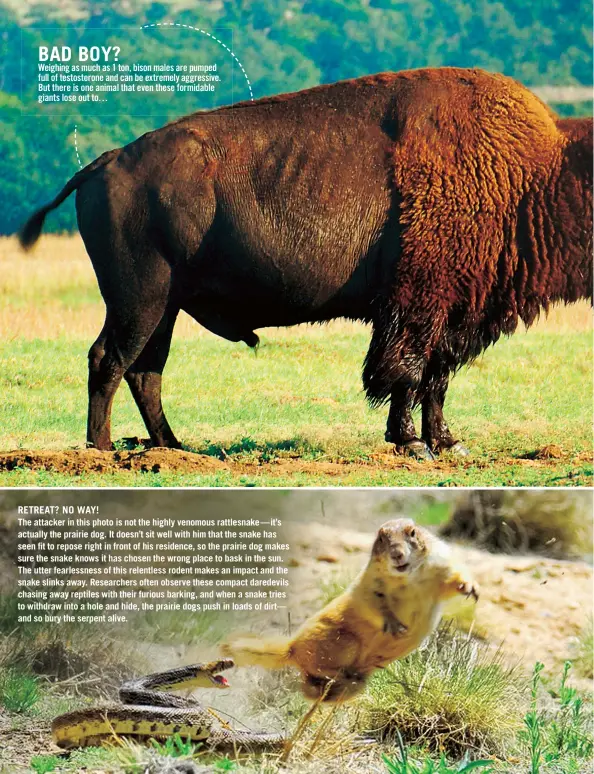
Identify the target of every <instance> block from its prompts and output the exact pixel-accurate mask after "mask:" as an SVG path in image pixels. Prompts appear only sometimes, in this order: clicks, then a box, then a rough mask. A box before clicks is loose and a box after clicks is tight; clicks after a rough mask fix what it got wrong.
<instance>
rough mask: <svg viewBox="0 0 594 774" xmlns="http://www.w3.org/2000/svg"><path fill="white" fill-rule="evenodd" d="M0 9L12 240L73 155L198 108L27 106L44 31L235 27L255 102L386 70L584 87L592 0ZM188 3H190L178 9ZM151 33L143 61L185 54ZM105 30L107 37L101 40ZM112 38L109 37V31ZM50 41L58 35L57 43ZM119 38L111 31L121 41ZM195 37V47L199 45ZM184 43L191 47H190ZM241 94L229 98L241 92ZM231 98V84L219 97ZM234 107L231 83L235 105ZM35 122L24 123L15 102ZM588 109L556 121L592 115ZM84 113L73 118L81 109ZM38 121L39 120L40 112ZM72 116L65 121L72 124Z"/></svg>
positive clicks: (186, 102)
mask: <svg viewBox="0 0 594 774" xmlns="http://www.w3.org/2000/svg"><path fill="white" fill-rule="evenodd" d="M3 2H4V3H5V4H4V5H2V4H0V28H2V32H0V63H1V69H0V179H1V180H2V185H3V193H4V196H3V206H2V208H0V234H10V233H13V232H14V231H15V230H16V229H18V228H19V226H20V225H21V224H22V222H23V220H24V219H25V218H26V217H27V215H28V214H29V213H30V212H31V211H32V209H33V208H34V207H36V206H37V205H39V204H41V203H43V202H45V201H47V200H48V199H49V198H50V197H51V196H53V195H54V194H55V193H56V192H57V190H59V189H60V187H61V186H62V185H63V184H64V182H65V181H66V180H67V179H68V178H69V177H70V176H71V175H72V174H73V173H74V172H75V171H76V170H77V169H78V164H77V159H76V153H75V149H74V142H73V133H74V125H75V124H79V130H78V131H79V150H80V156H81V158H82V160H83V162H85V163H86V162H88V161H90V160H91V159H92V158H94V157H95V156H97V155H99V153H101V152H103V151H104V150H107V149H108V148H111V147H114V146H117V145H121V144H124V143H126V142H129V141H130V140H132V139H134V137H136V136H138V135H139V134H141V133H142V132H145V131H147V130H149V129H151V128H156V127H157V126H160V125H161V124H163V123H164V122H165V121H166V120H169V119H171V118H174V117H176V116H177V115H179V114H180V108H181V112H182V113H187V112H192V111H193V110H195V109H196V107H197V97H196V95H194V94H189V95H188V96H187V97H185V96H184V97H183V98H180V97H179V96H177V97H176V98H175V101H174V102H172V103H171V104H170V105H167V104H164V105H163V114H162V115H159V116H153V117H151V118H144V119H143V118H134V117H131V116H126V115H125V113H126V108H125V95H118V96H116V97H114V99H115V100H116V104H117V102H118V99H119V110H118V112H120V113H121V114H122V117H121V118H118V120H117V121H114V120H113V119H105V118H104V119H101V118H90V117H88V115H85V116H84V117H83V116H82V115H80V116H78V117H77V115H76V112H77V111H76V109H75V110H73V111H71V117H69V118H58V117H52V118H50V117H48V116H47V115H44V110H43V106H39V107H37V108H34V109H33V111H31V109H30V106H31V105H35V102H34V101H33V98H34V94H35V85H34V83H33V81H32V80H31V79H28V80H27V81H24V80H23V81H22V80H21V79H22V76H21V61H20V50H21V49H20V47H21V35H22V45H23V50H26V49H27V47H29V46H35V45H37V44H38V43H39V42H42V41H43V40H44V38H43V32H42V28H44V27H69V28H72V27H73V26H76V27H79V28H83V27H87V28H103V29H107V28H121V27H132V28H134V29H135V30H138V28H139V27H140V26H141V25H143V24H147V23H155V22H160V21H176V22H179V23H181V24H189V25H192V26H196V27H203V28H205V29H206V30H212V29H213V28H217V27H218V28H221V27H226V28H231V29H232V30H233V39H234V50H235V53H236V54H237V56H238V58H239V59H240V60H241V62H242V63H243V64H244V66H245V68H246V70H247V72H248V74H249V77H250V80H251V82H252V84H253V89H254V95H255V97H261V96H264V95H266V94H274V93H278V92H282V91H292V90H297V89H302V88H306V87H309V86H313V85H315V84H318V83H327V82H332V81H335V80H338V79H343V78H350V77H356V76H360V75H363V74H368V73H374V72H379V71H382V70H401V69H404V68H414V67H423V66H439V65H452V66H472V67H482V68H485V69H487V70H491V71H498V72H503V73H505V74H507V75H510V76H513V77H515V78H517V79H519V80H520V81H522V82H523V83H525V84H526V85H528V86H538V85H545V84H546V85H563V86H566V85H570V84H584V85H589V84H590V83H591V81H592V4H591V2H589V1H588V0H533V2H530V3H526V2H525V0H478V1H476V0H210V1H209V2H200V3H198V2H192V3H191V5H190V4H189V3H188V2H184V0H181V1H180V0H177V1H175V0H174V2H147V0H115V2H111V0H62V1H61V2H56V1H55V0H46V1H45V2H37V3H27V2H24V1H23V0H3ZM188 5H190V7H187V6H188ZM171 32H172V30H159V29H156V30H151V31H150V32H147V33H146V35H145V36H144V37H140V36H139V35H138V34H135V36H133V37H134V40H133V41H132V45H138V46H142V49H139V52H138V53H139V58H142V57H141V52H146V51H150V50H152V51H157V50H158V51H159V53H160V55H161V56H162V58H163V60H164V61H165V60H167V59H172V58H174V56H175V53H176V47H178V46H182V45H185V46H187V45H188V39H187V37H186V36H187V33H186V36H184V31H181V30H175V33H176V34H171ZM107 34H108V35H109V34H110V33H107ZM114 34H115V33H114ZM58 37H59V34H56V38H58ZM120 39H121V33H120ZM200 42H202V41H200ZM193 45H196V42H195V41H194V43H193ZM247 96H248V94H247V92H246V94H245V95H239V98H242V97H247ZM217 98H218V102H219V104H225V103H228V102H230V101H232V100H231V93H230V86H229V84H228V83H227V84H223V87H222V88H221V89H220V90H219V92H218V94H217ZM237 98H238V94H237V88H236V90H235V99H237ZM25 105H26V106H27V112H28V113H31V112H33V115H23V107H24V106H25ZM589 110H590V105H589V104H588V103H578V104H575V105H564V106H561V108H560V112H563V113H564V114H576V113H583V112H584V111H586V112H589ZM79 112H80V111H79ZM45 113H47V111H45ZM72 113H74V114H75V115H72ZM74 227H75V223H74V208H73V202H72V200H71V201H69V202H68V204H67V206H64V207H62V208H61V209H60V210H59V211H58V212H56V213H55V214H53V215H52V216H51V218H50V219H49V221H48V224H47V228H48V230H50V231H52V230H53V231H62V230H64V229H73V228H74Z"/></svg>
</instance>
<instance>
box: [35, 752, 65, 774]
mask: <svg viewBox="0 0 594 774" xmlns="http://www.w3.org/2000/svg"><path fill="white" fill-rule="evenodd" d="M59 764H60V759H59V758H58V757H57V755H36V756H35V757H34V758H31V763H30V764H29V765H30V767H31V768H32V769H33V771H34V772H35V774H49V772H50V771H55V770H56V769H57V767H58V765H59Z"/></svg>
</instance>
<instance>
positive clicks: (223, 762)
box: [214, 757, 238, 771]
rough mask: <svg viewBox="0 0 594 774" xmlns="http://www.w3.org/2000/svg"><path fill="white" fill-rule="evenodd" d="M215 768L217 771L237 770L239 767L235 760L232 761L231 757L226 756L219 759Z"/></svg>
mask: <svg viewBox="0 0 594 774" xmlns="http://www.w3.org/2000/svg"><path fill="white" fill-rule="evenodd" d="M214 768H215V770H216V771H236V770H237V768H238V767H237V764H236V763H235V761H232V760H231V758H227V757H225V758H221V759H220V760H219V761H217V762H216V763H215V765H214Z"/></svg>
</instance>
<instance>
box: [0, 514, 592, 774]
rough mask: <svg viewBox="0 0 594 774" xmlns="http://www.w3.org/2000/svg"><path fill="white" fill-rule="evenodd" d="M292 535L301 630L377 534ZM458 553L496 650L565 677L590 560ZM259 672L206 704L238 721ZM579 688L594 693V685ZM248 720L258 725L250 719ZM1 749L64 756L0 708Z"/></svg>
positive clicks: (210, 651) (259, 625)
mask: <svg viewBox="0 0 594 774" xmlns="http://www.w3.org/2000/svg"><path fill="white" fill-rule="evenodd" d="M287 536H288V538H289V540H290V541H291V545H292V554H291V559H290V565H291V566H292V570H291V589H292V591H291V598H290V605H289V609H290V612H291V614H292V616H291V621H290V624H291V626H292V627H295V626H298V625H299V624H300V622H301V621H302V620H303V619H304V618H305V617H306V616H307V615H309V614H310V613H311V612H313V611H314V610H316V609H318V608H319V606H320V597H321V593H322V591H321V587H322V586H323V584H325V583H327V582H328V581H330V580H331V579H332V578H333V577H334V578H336V580H337V581H338V582H340V583H344V582H347V581H348V580H349V579H350V578H352V577H353V576H354V575H355V574H356V572H357V571H358V570H359V569H360V568H361V567H362V565H363V564H364V562H365V561H366V558H367V554H368V552H369V549H370V547H371V543H372V540H373V534H372V533H371V532H361V531H359V530H357V529H350V528H347V527H341V528H340V529H337V527H336V526H335V525H333V526H330V525H328V524H321V523H319V522H310V523H307V524H304V523H300V524H296V525H295V527H294V528H293V529H292V530H291V528H289V529H288V534H287ZM455 551H456V552H457V554H459V558H460V561H461V562H463V563H464V564H465V565H466V566H467V567H468V568H469V570H470V571H471V574H472V575H474V578H475V580H476V581H478V583H479V584H480V587H481V595H480V600H479V603H478V605H477V607H476V630H477V631H478V632H480V633H481V635H482V636H483V637H485V638H486V639H487V641H488V642H490V643H491V644H492V646H493V648H497V647H500V646H501V647H502V650H503V653H504V655H505V656H506V657H507V659H508V660H509V661H510V662H513V663H517V661H518V660H521V661H522V663H523V665H524V667H525V669H526V671H527V672H529V671H530V670H531V669H532V667H533V665H534V663H535V662H536V661H542V662H543V663H544V664H545V668H546V671H547V672H548V673H549V674H558V673H559V672H560V670H561V667H562V664H563V662H564V661H565V660H566V659H568V658H571V657H572V655H573V653H574V651H573V648H574V645H575V642H576V638H577V636H578V635H579V633H580V631H581V630H582V628H583V627H584V625H585V623H586V620H587V617H588V616H589V615H590V614H591V611H592V603H593V572H592V566H591V565H590V564H588V563H587V562H584V561H571V562H570V561H558V560H551V559H546V558H541V557H538V556H508V555H493V554H488V553H485V552H483V551H479V550H477V549H474V548H468V547H462V546H457V547H456V548H455ZM287 625H288V618H287V611H286V610H283V611H278V612H275V613H272V614H267V615H266V616H265V617H260V618H258V619H255V618H254V619H250V621H249V624H248V626H249V627H251V628H255V629H256V630H257V631H261V632H263V631H266V632H277V633H278V632H285V631H286V630H287ZM138 652H139V655H140V654H141V653H142V655H143V656H144V657H145V658H146V659H147V660H148V662H149V663H150V664H151V668H152V669H165V668H172V667H173V666H176V665H179V664H189V663H194V662H197V661H200V660H203V659H205V658H210V657H211V656H214V655H216V652H217V651H216V646H212V645H209V646H207V647H205V646H204V645H201V644H200V643H194V644H191V645H183V644H180V645H179V646H176V647H171V646H167V647H163V646H155V645H146V644H141V643H138ZM253 672H254V670H245V669H244V670H238V671H237V672H236V673H235V674H231V675H230V680H231V682H232V688H231V690H230V691H229V692H225V693H222V692H216V694H215V695H214V696H210V695H208V696H206V695H205V692H203V691H201V692H200V697H199V698H200V700H202V701H206V702H208V701H212V702H213V703H214V706H215V707H216V708H217V709H218V710H220V711H221V712H222V713H223V714H225V713H226V712H228V713H229V714H230V715H231V716H232V717H234V718H237V716H238V714H241V710H238V707H246V706H249V702H248V700H247V698H248V697H249V696H250V693H251V691H252V690H253V687H254V684H255V683H254V675H253ZM573 682H574V684H578V685H579V686H580V687H581V688H582V689H584V690H591V685H590V682H589V681H586V680H579V679H577V680H573ZM83 693H84V688H83ZM210 693H212V692H209V694H210ZM241 719H242V720H244V721H245V722H247V723H248V724H251V725H252V726H253V725H254V724H253V722H251V719H250V717H249V715H248V716H246V717H245V718H241ZM0 750H2V751H3V752H2V756H0V760H1V758H2V757H4V760H5V761H6V764H7V765H9V766H10V767H12V768H8V769H6V771H13V770H14V771H18V770H19V768H18V767H20V766H25V765H26V764H27V763H28V761H29V760H30V758H31V756H32V755H36V754H48V753H52V752H53V753H58V752H59V751H58V749H57V748H56V747H55V746H54V745H53V742H52V740H51V737H50V732H49V721H48V720H41V719H40V718H35V717H30V718H25V717H23V718H19V719H18V723H15V717H14V716H9V715H8V714H5V713H4V714H3V712H2V710H1V709H0ZM20 770H21V771H22V770H23V769H20ZM0 771H2V769H1V768H0Z"/></svg>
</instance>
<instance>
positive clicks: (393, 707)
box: [351, 626, 525, 759]
mask: <svg viewBox="0 0 594 774" xmlns="http://www.w3.org/2000/svg"><path fill="white" fill-rule="evenodd" d="M524 682H525V681H524V680H523V679H520V674H519V671H518V668H517V667H510V666H508V665H506V664H505V663H504V661H503V657H502V654H501V652H499V651H497V652H495V653H494V652H493V651H492V650H491V649H490V648H489V647H488V646H486V645H484V644H483V643H480V642H479V641H477V640H475V639H472V638H470V637H468V636H464V635H460V634H457V633H455V632H454V630H453V628H452V627H450V626H444V627H441V628H440V629H439V630H438V631H437V632H436V633H435V634H434V635H432V637H431V638H430V639H429V640H428V642H427V643H426V644H425V645H424V646H423V647H422V648H420V649H419V650H417V651H416V652H415V653H412V654H411V655H410V656H408V657H407V658H406V659H403V660H402V661H396V662H394V663H393V664H391V665H390V666H389V667H387V668H386V669H384V670H382V671H379V672H377V673H376V675H374V677H373V678H372V679H371V681H370V683H369V688H368V690H367V692H366V693H365V694H363V696H361V698H360V699H358V700H357V701H356V702H353V704H352V705H351V706H352V710H351V711H352V718H353V725H354V726H355V727H357V728H358V729H366V730H367V731H368V732H369V733H372V734H373V735H374V736H376V737H379V738H380V739H381V740H382V741H394V739H395V738H396V737H397V733H398V732H399V733H400V734H401V736H402V739H403V740H404V741H405V742H406V743H407V744H414V745H416V746H419V747H422V748H425V747H426V748H427V749H428V750H430V751H432V752H436V753H442V752H444V753H446V754H447V755H448V756H451V757H452V758H454V759H458V758H460V757H461V756H462V755H463V754H464V753H465V752H467V751H471V752H473V753H478V754H482V755H485V754H486V755H503V754H504V753H505V751H506V750H507V748H508V747H509V745H510V743H512V741H513V739H514V737H515V735H516V732H517V731H518V729H519V728H520V727H521V723H522V712H523V708H524V707H525V690H524Z"/></svg>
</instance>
